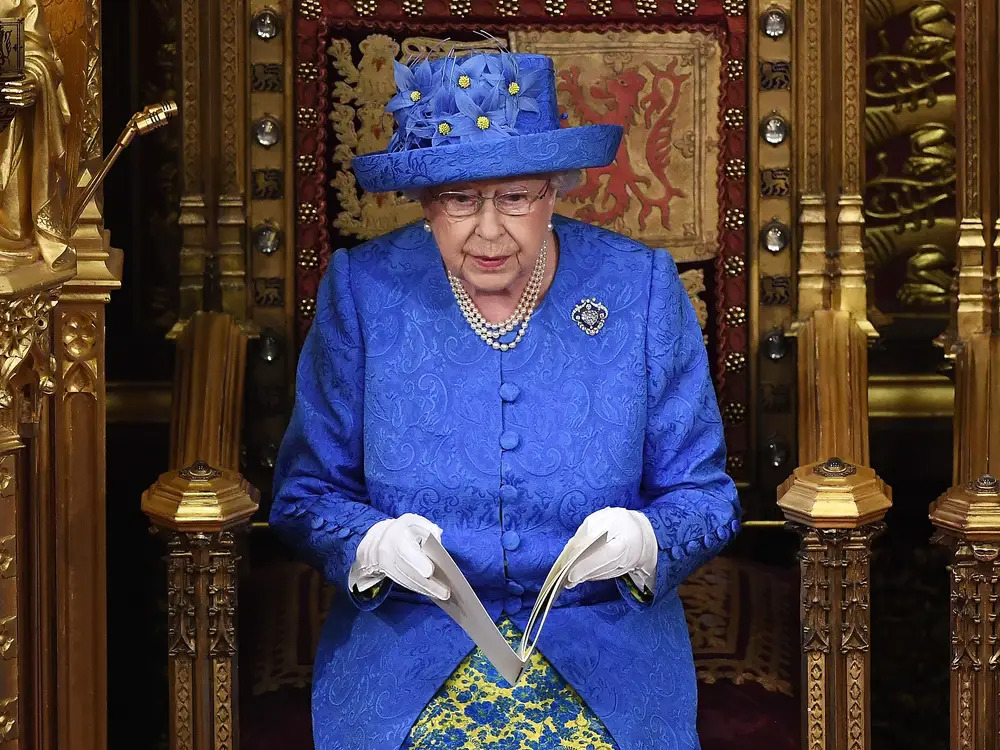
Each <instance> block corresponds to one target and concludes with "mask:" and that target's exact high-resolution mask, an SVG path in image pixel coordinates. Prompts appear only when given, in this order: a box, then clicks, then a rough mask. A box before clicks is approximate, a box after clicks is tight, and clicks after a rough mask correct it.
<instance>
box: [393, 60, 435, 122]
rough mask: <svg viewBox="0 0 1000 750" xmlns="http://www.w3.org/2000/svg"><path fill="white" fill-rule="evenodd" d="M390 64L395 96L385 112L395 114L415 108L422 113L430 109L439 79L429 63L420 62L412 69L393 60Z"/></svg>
mask: <svg viewBox="0 0 1000 750" xmlns="http://www.w3.org/2000/svg"><path fill="white" fill-rule="evenodd" d="M392 64H393V75H394V77H395V79H396V95H395V96H394V97H392V99H390V100H389V103H388V104H387V105H386V107H385V111H386V112H392V113H393V114H395V113H396V112H398V111H400V110H404V109H410V108H413V107H416V108H417V109H418V110H419V111H421V112H423V111H426V110H427V109H428V108H429V107H431V106H432V105H433V101H434V97H435V95H436V94H437V92H438V89H439V88H440V84H441V79H440V77H439V76H436V75H435V74H434V71H433V70H432V69H431V64H430V61H429V60H421V61H420V62H418V63H417V64H416V65H414V66H413V67H410V66H409V65H403V64H402V63H401V62H399V61H398V60H393V63H392ZM397 119H398V118H397Z"/></svg>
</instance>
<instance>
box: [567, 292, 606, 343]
mask: <svg viewBox="0 0 1000 750" xmlns="http://www.w3.org/2000/svg"><path fill="white" fill-rule="evenodd" d="M572 317H573V320H574V321H575V322H576V324H577V325H578V326H580V328H581V329H582V330H583V332H584V333H586V334H587V335H588V336H594V335H596V334H597V332H598V331H600V330H601V329H602V328H603V327H604V322H605V321H606V320H607V319H608V308H606V307H605V306H604V305H602V304H601V303H600V302H598V301H597V300H596V299H595V298H594V297H587V298H585V299H583V300H581V301H580V303H579V304H578V305H577V306H576V307H574V308H573V315H572Z"/></svg>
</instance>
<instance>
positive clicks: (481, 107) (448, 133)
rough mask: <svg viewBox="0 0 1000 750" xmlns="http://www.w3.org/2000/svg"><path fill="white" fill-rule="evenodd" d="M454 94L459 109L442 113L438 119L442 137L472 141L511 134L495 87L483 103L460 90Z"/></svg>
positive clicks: (439, 134) (492, 138)
mask: <svg viewBox="0 0 1000 750" xmlns="http://www.w3.org/2000/svg"><path fill="white" fill-rule="evenodd" d="M454 96H455V106H456V107H458V113H457V114H456V115H454V116H450V117H442V118H440V119H439V120H438V123H437V128H436V130H437V135H438V136H439V137H440V138H441V140H442V141H444V140H445V139H449V140H450V142H455V141H457V142H459V143H474V142H475V141H483V140H495V139H496V138H498V137H500V138H503V137H508V136H510V135H511V133H510V128H509V127H508V123H507V115H506V113H505V112H504V110H503V108H502V107H501V106H499V102H498V97H497V95H496V91H491V92H490V93H489V94H488V95H487V96H486V97H485V98H483V100H482V103H479V102H477V101H476V100H475V99H473V97H471V96H469V95H468V94H466V93H465V92H464V91H461V90H458V91H455V92H454Z"/></svg>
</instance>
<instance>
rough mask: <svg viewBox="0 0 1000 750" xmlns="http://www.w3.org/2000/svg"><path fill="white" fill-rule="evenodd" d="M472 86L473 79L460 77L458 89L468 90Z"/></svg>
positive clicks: (465, 76) (464, 76)
mask: <svg viewBox="0 0 1000 750" xmlns="http://www.w3.org/2000/svg"><path fill="white" fill-rule="evenodd" d="M471 85H472V79H471V78H469V76H467V75H460V76H459V77H458V87H459V88H462V89H467V88H469V86H471Z"/></svg>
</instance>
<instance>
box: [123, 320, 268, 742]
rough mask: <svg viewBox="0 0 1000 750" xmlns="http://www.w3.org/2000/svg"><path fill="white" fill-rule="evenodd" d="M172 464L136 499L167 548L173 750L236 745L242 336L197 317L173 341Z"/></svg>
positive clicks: (247, 493)
mask: <svg viewBox="0 0 1000 750" xmlns="http://www.w3.org/2000/svg"><path fill="white" fill-rule="evenodd" d="M177 344H178V355H177V369H176V372H175V377H174V404H173V407H174V408H173V419H172V421H171V457H172V463H173V466H174V467H175V468H174V469H173V470H171V471H168V472H166V473H164V474H161V475H160V478H159V479H158V480H157V482H156V483H155V484H154V485H153V486H152V487H150V488H149V489H148V490H147V491H146V492H145V493H143V496H142V509H143V511H144V512H145V513H146V514H147V515H148V516H149V518H150V520H151V521H152V522H153V524H154V526H155V527H156V529H157V530H158V532H159V534H160V536H161V537H162V538H163V539H164V540H165V542H166V545H167V556H166V563H167V628H168V631H167V632H168V644H167V661H168V675H169V682H170V747H171V749H172V750H182V749H184V750H209V749H210V748H211V749H213V750H223V749H225V750H234V748H236V747H238V744H239V720H238V716H239V710H238V708H239V707H238V691H237V685H238V679H237V671H238V663H237V631H236V613H237V561H238V559H239V552H238V548H239V539H240V536H241V532H243V531H245V530H246V529H247V528H248V527H249V523H250V517H251V516H252V515H253V514H254V512H256V510H257V507H258V501H259V494H258V492H257V490H256V489H255V488H254V487H252V486H251V485H250V484H249V483H248V482H247V481H246V480H245V479H244V478H243V477H242V476H240V474H239V472H238V471H237V467H238V458H239V446H240V422H241V404H242V399H243V379H244V370H245V365H246V346H247V334H246V331H245V329H244V327H243V326H242V325H240V324H239V323H237V322H236V321H235V320H234V319H233V318H232V317H231V316H229V315H225V314H218V313H202V312H199V313H195V314H194V315H193V316H192V317H191V318H190V320H189V321H188V322H187V324H186V326H185V327H184V329H183V331H182V332H181V334H180V336H179V337H178V340H177Z"/></svg>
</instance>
